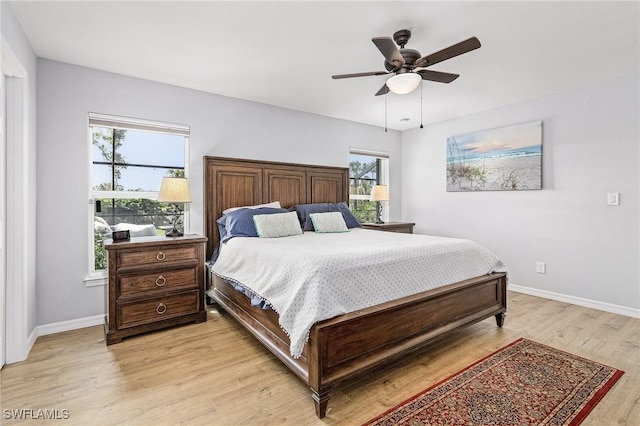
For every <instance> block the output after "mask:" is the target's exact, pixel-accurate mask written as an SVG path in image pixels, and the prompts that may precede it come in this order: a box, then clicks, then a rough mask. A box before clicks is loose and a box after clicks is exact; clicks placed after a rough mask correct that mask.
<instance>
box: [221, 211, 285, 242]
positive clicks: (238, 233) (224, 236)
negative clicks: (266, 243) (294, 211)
mask: <svg viewBox="0 0 640 426" xmlns="http://www.w3.org/2000/svg"><path fill="white" fill-rule="evenodd" d="M287 212H288V210H287V209H277V208H271V207H259V208H255V209H250V208H242V209H239V210H234V211H232V212H231V213H227V214H225V215H224V216H222V217H221V218H220V219H218V220H217V222H218V224H219V225H222V226H224V233H223V230H222V229H220V227H218V229H219V230H220V242H221V243H226V242H227V241H229V240H230V239H231V238H233V237H257V236H258V233H257V232H256V226H255V224H254V222H253V216H255V215H272V214H277V213H287Z"/></svg>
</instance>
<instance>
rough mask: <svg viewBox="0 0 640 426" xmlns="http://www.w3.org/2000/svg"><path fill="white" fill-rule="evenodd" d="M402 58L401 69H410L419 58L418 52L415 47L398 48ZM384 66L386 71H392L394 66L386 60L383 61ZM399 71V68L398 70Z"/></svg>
mask: <svg viewBox="0 0 640 426" xmlns="http://www.w3.org/2000/svg"><path fill="white" fill-rule="evenodd" d="M399 50H400V54H401V55H402V58H403V59H404V65H403V66H402V68H401V69H406V70H412V69H413V64H414V63H415V62H416V61H417V60H418V59H420V52H418V51H417V50H415V49H399ZM384 67H385V68H386V69H387V71H392V70H393V69H394V68H395V66H394V65H392V64H390V63H389V62H387V61H384ZM398 71H399V72H400V70H398Z"/></svg>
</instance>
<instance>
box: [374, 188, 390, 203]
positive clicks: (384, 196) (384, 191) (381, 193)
mask: <svg viewBox="0 0 640 426" xmlns="http://www.w3.org/2000/svg"><path fill="white" fill-rule="evenodd" d="M369 201H389V187H388V186H387V185H374V186H373V188H371V196H370V197H369Z"/></svg>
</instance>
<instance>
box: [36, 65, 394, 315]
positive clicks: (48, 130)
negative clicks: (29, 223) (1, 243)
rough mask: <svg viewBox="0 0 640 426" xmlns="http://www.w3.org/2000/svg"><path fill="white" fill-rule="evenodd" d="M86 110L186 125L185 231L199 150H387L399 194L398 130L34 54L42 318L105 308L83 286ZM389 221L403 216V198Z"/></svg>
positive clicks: (196, 208)
mask: <svg viewBox="0 0 640 426" xmlns="http://www.w3.org/2000/svg"><path fill="white" fill-rule="evenodd" d="M89 112H98V113H104V114H113V115H120V116H128V117H134V118H142V119H149V120H156V121H165V122H170V123H178V124H187V125H189V126H191V138H190V158H189V159H188V161H189V170H190V172H189V173H190V183H191V193H192V197H193V203H192V204H191V230H190V231H191V232H198V233H202V232H203V229H204V226H203V217H202V213H203V200H202V193H203V186H202V179H203V177H202V163H203V160H202V157H203V156H205V155H213V156H223V157H236V158H252V159H261V160H272V161H284V162H298V163H307V164H320V165H330V166H341V167H347V166H348V154H349V148H350V147H358V148H368V149H371V150H375V151H384V152H388V153H389V154H390V169H391V177H390V178H391V182H392V189H391V190H392V191H393V192H394V193H396V194H399V193H400V166H399V159H400V147H399V141H400V135H399V133H398V132H396V131H389V132H388V133H385V132H384V130H383V129H380V128H377V127H371V126H366V125H362V124H357V123H353V122H348V121H342V120H336V119H331V118H326V117H322V116H318V115H313V114H307V113H302V112H298V111H293V110H287V109H283V108H276V107H272V106H268V105H263V104H259V103H255V102H248V101H243V100H238V99H233V98H227V97H223V96H218V95H213V94H209V93H204V92H199V91H195V90H189V89H183V88H179V87H175V86H169V85H165V84H160V83H154V82H150V81H145V80H140V79H135V78H130V77H125V76H122V75H117V74H111V73H106V72H101V71H96V70H92V69H88V68H83V67H78V66H74V65H68V64H63V63H60V62H54V61H50V60H45V59H38V135H39V137H38V210H37V229H38V264H37V283H38V287H37V290H38V324H40V325H45V324H51V323H57V322H62V321H69V320H74V319H79V318H86V317H91V316H95V315H99V314H103V313H104V287H90V288H87V287H86V286H85V285H84V283H83V279H84V278H85V276H86V275H87V273H88V243H87V239H88V229H89V224H88V218H87V208H88V194H89V189H90V188H89V186H90V181H91V179H90V175H89V170H90V169H89V165H88V161H89V143H88V141H87V138H88V136H87V131H88V130H87V115H88V113H89ZM390 215H391V217H392V218H393V217H395V218H399V217H400V200H399V197H398V198H395V199H394V202H393V204H392V205H391V212H390Z"/></svg>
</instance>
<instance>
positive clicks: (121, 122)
mask: <svg viewBox="0 0 640 426" xmlns="http://www.w3.org/2000/svg"><path fill="white" fill-rule="evenodd" d="M92 126H104V127H110V128H115V129H124V130H141V131H145V132H155V133H164V134H173V135H178V136H184V163H185V164H184V175H185V177H187V178H188V177H189V133H190V127H189V126H186V125H182V124H169V123H162V122H158V121H150V120H140V119H135V118H129V117H119V116H114V115H106V114H98V113H93V112H90V113H89V115H88V117H87V141H88V144H87V149H88V158H89V160H90V161H89V162H88V164H87V168H88V171H87V173H88V174H87V176H91V174H92V162H93V156H92V146H93V144H92V139H91V127H92ZM88 185H89V188H88V190H89V191H88V192H89V206H90V207H89V208H88V209H87V211H88V220H87V224H88V235H89V236H92V235H93V234H94V223H93V221H94V214H95V213H94V203H95V199H97V198H98V199H99V198H115V199H133V198H145V199H149V200H157V199H158V194H159V192H158V191H144V192H143V191H140V192H136V191H93V190H91V179H88ZM183 214H184V233H185V234H187V233H189V229H190V216H191V215H190V209H189V207H188V205H186V206H185V209H184V211H183ZM87 240H88V250H89V263H88V265H87V266H88V271H89V273H88V274H87V275H86V276H85V278H84V280H83V281H84V284H85V286H86V287H100V286H106V285H107V280H108V276H107V270H106V269H105V270H102V271H96V270H94V269H93V268H94V263H95V258H94V241H93V237H90V238H87Z"/></svg>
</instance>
